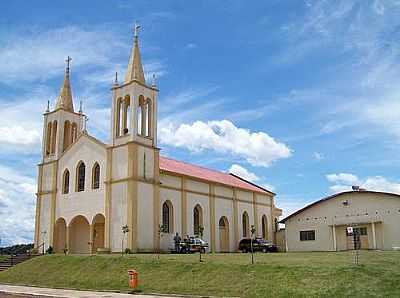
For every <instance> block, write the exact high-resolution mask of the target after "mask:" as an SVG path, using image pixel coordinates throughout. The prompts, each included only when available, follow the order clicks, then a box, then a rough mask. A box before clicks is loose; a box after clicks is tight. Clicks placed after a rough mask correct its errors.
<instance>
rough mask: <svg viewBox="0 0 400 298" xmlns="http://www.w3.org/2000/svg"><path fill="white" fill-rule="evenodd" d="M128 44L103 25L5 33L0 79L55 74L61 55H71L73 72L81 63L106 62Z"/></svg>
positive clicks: (0, 53)
mask: <svg viewBox="0 0 400 298" xmlns="http://www.w3.org/2000/svg"><path fill="white" fill-rule="evenodd" d="M121 50H123V51H125V52H128V51H129V50H128V44H125V43H123V42H121V41H120V40H118V35H117V34H115V33H114V32H111V31H110V30H108V29H105V28H98V29H94V30H84V29H82V28H79V27H74V26H70V27H64V28H55V29H52V30H49V31H44V32H43V31H41V32H40V31H39V32H35V31H31V32H30V33H29V34H26V33H15V34H14V35H11V36H8V38H7V39H6V40H5V42H4V43H3V44H2V46H0V80H1V81H3V82H14V81H16V80H18V81H22V80H23V81H33V80H37V79H40V80H43V79H47V78H51V77H53V76H58V75H60V73H62V71H63V69H64V67H65V66H64V59H65V57H66V56H68V55H69V56H72V59H73V60H72V73H73V72H74V71H75V69H77V68H79V67H81V66H84V65H107V64H108V63H109V62H110V58H112V57H115V54H116V53H118V52H119V51H121Z"/></svg>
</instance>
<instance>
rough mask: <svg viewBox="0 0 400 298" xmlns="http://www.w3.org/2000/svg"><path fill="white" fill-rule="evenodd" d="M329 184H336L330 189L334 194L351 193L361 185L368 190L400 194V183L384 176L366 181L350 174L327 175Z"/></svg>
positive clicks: (373, 177)
mask: <svg viewBox="0 0 400 298" xmlns="http://www.w3.org/2000/svg"><path fill="white" fill-rule="evenodd" d="M326 178H327V180H328V181H329V182H332V183H334V184H333V185H331V186H330V187H329V188H330V190H331V191H332V192H335V193H337V192H342V191H349V190H351V187H352V186H353V185H359V186H361V187H362V188H365V189H366V190H372V191H383V192H392V193H398V194H400V182H396V181H391V180H389V179H387V178H385V177H382V176H371V177H366V178H364V179H360V178H358V177H357V176H356V175H353V174H349V173H340V174H329V175H326Z"/></svg>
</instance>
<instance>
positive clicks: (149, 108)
mask: <svg viewBox="0 0 400 298" xmlns="http://www.w3.org/2000/svg"><path fill="white" fill-rule="evenodd" d="M146 119H147V125H146V136H147V137H151V127H152V125H151V121H152V104H151V99H150V98H148V99H147V100H146Z"/></svg>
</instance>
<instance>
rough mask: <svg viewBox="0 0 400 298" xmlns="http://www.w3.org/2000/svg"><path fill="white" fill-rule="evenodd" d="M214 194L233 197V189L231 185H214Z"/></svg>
mask: <svg viewBox="0 0 400 298" xmlns="http://www.w3.org/2000/svg"><path fill="white" fill-rule="evenodd" d="M214 194H215V195H216V196H223V197H229V198H233V189H232V188H230V187H224V186H215V187H214Z"/></svg>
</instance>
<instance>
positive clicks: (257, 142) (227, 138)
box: [159, 120, 291, 167]
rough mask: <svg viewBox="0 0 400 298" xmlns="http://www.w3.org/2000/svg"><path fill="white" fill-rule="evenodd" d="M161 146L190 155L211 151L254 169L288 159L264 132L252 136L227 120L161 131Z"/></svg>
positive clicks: (287, 152) (283, 147) (280, 145)
mask: <svg viewBox="0 0 400 298" xmlns="http://www.w3.org/2000/svg"><path fill="white" fill-rule="evenodd" d="M159 138H160V142H161V143H163V144H165V145H169V146H173V147H181V148H186V149H188V150H190V151H192V152H201V151H204V150H213V151H215V152H218V153H222V154H224V153H229V154H231V155H233V156H238V157H241V158H244V159H245V160H246V161H247V162H248V163H250V164H251V165H253V166H261V167H268V166H270V165H271V164H272V163H273V162H274V161H276V160H278V159H282V158H288V157H290V156H291V149H290V148H289V147H288V146H286V145H285V144H283V143H280V142H278V141H276V140H275V139H274V138H272V137H271V136H269V135H268V134H267V133H265V132H251V131H250V130H248V129H244V128H239V127H236V126H235V125H234V124H233V123H232V122H230V121H228V120H220V121H218V120H216V121H208V122H203V121H196V122H194V123H192V124H180V125H179V126H176V125H175V124H173V123H172V122H171V123H169V124H167V123H165V125H163V126H162V127H160V129H159Z"/></svg>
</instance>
